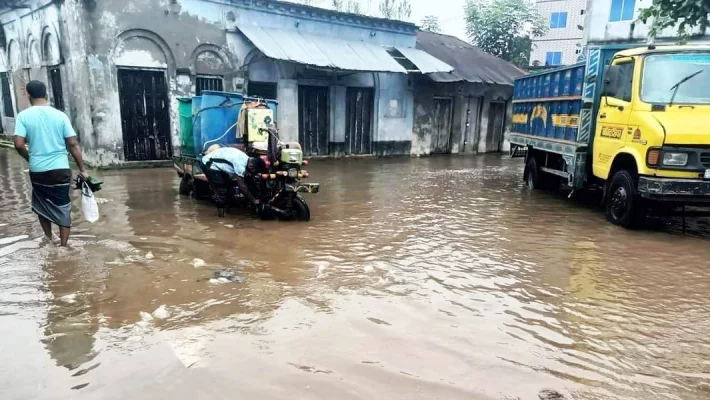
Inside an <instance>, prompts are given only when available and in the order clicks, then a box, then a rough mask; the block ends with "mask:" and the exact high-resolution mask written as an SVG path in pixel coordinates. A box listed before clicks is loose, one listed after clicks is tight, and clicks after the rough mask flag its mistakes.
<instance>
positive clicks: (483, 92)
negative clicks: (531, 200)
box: [412, 32, 523, 155]
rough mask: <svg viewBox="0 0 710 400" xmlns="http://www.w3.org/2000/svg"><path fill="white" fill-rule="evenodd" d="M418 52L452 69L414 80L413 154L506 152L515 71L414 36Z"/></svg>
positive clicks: (476, 53)
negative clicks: (426, 54) (424, 52)
mask: <svg viewBox="0 0 710 400" xmlns="http://www.w3.org/2000/svg"><path fill="white" fill-rule="evenodd" d="M417 47H419V48H420V49H422V50H424V51H426V52H427V53H429V54H431V55H433V56H435V57H436V58H437V59H439V60H442V61H444V62H445V63H447V64H448V65H451V66H453V67H454V71H453V72H452V73H433V74H427V75H424V76H419V77H417V80H416V82H415V85H414V134H413V136H412V138H413V140H412V153H414V154H418V155H426V154H437V153H438V154H446V153H487V152H496V151H507V150H509V146H510V144H509V143H508V140H507V134H508V131H509V129H508V128H509V127H510V122H511V121H510V119H511V110H512V97H513V80H514V79H515V78H516V77H518V76H521V75H523V72H522V71H521V70H519V69H518V68H516V67H515V66H514V65H512V64H510V63H508V62H506V61H503V60H501V59H499V58H496V57H494V56H492V55H490V54H487V53H485V52H483V51H482V50H480V49H478V48H476V47H475V46H472V45H471V44H470V43H466V42H464V41H462V40H460V39H458V38H456V37H453V36H448V35H441V34H437V33H431V32H419V33H418V34H417Z"/></svg>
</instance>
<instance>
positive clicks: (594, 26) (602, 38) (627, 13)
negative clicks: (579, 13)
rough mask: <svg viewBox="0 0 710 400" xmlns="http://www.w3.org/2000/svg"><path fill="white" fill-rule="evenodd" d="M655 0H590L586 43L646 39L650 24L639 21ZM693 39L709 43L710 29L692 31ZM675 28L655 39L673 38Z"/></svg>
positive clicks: (676, 34) (665, 30)
mask: <svg viewBox="0 0 710 400" xmlns="http://www.w3.org/2000/svg"><path fill="white" fill-rule="evenodd" d="M652 4H653V0H589V1H588V2H587V13H586V18H585V22H584V43H585V44H604V43H619V42H624V43H628V42H638V43H641V44H643V43H645V42H646V41H647V39H648V33H649V25H648V24H643V23H641V22H640V21H637V19H638V16H639V12H640V10H641V9H644V8H647V7H650V6H651V5H652ZM691 32H692V34H693V35H695V36H694V37H692V38H691V40H690V42H694V43H707V42H708V41H710V40H708V37H709V36H708V35H709V34H710V32H705V33H704V35H701V34H702V33H703V32H700V30H699V29H695V30H693V31H691ZM677 37H678V31H677V29H676V28H668V29H664V30H663V31H661V32H659V33H658V34H657V35H656V42H658V43H663V42H674V41H676V38H677Z"/></svg>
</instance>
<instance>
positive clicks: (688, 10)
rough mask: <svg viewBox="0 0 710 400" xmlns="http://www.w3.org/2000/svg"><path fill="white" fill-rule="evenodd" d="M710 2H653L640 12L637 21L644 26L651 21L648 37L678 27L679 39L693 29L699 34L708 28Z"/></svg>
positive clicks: (707, 0)
mask: <svg viewBox="0 0 710 400" xmlns="http://www.w3.org/2000/svg"><path fill="white" fill-rule="evenodd" d="M709 16H710V0H653V4H652V5H651V6H650V7H648V8H644V9H642V10H641V14H640V15H639V20H641V22H643V23H644V24H646V23H648V21H649V20H650V21H651V29H650V32H649V35H650V36H651V37H655V36H656V35H657V34H658V32H660V31H661V30H663V29H665V28H670V27H673V26H676V25H677V27H678V34H679V35H680V36H681V38H684V37H687V36H689V35H690V31H692V30H693V29H694V28H700V31H701V32H705V30H706V29H707V28H708V27H710V19H709V18H708V17H709Z"/></svg>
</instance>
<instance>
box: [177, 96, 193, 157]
mask: <svg viewBox="0 0 710 400" xmlns="http://www.w3.org/2000/svg"><path fill="white" fill-rule="evenodd" d="M178 102H179V107H178V113H179V114H180V147H181V148H182V155H183V156H191V157H194V156H195V140H194V138H193V134H192V98H190V97H180V98H178Z"/></svg>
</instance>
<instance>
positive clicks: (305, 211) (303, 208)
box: [291, 196, 311, 221]
mask: <svg viewBox="0 0 710 400" xmlns="http://www.w3.org/2000/svg"><path fill="white" fill-rule="evenodd" d="M291 207H292V210H293V219H295V220H296V221H310V220H311V210H310V209H309V208H308V204H306V200H304V199H303V197H301V196H295V197H294V198H293V200H292V203H291Z"/></svg>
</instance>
